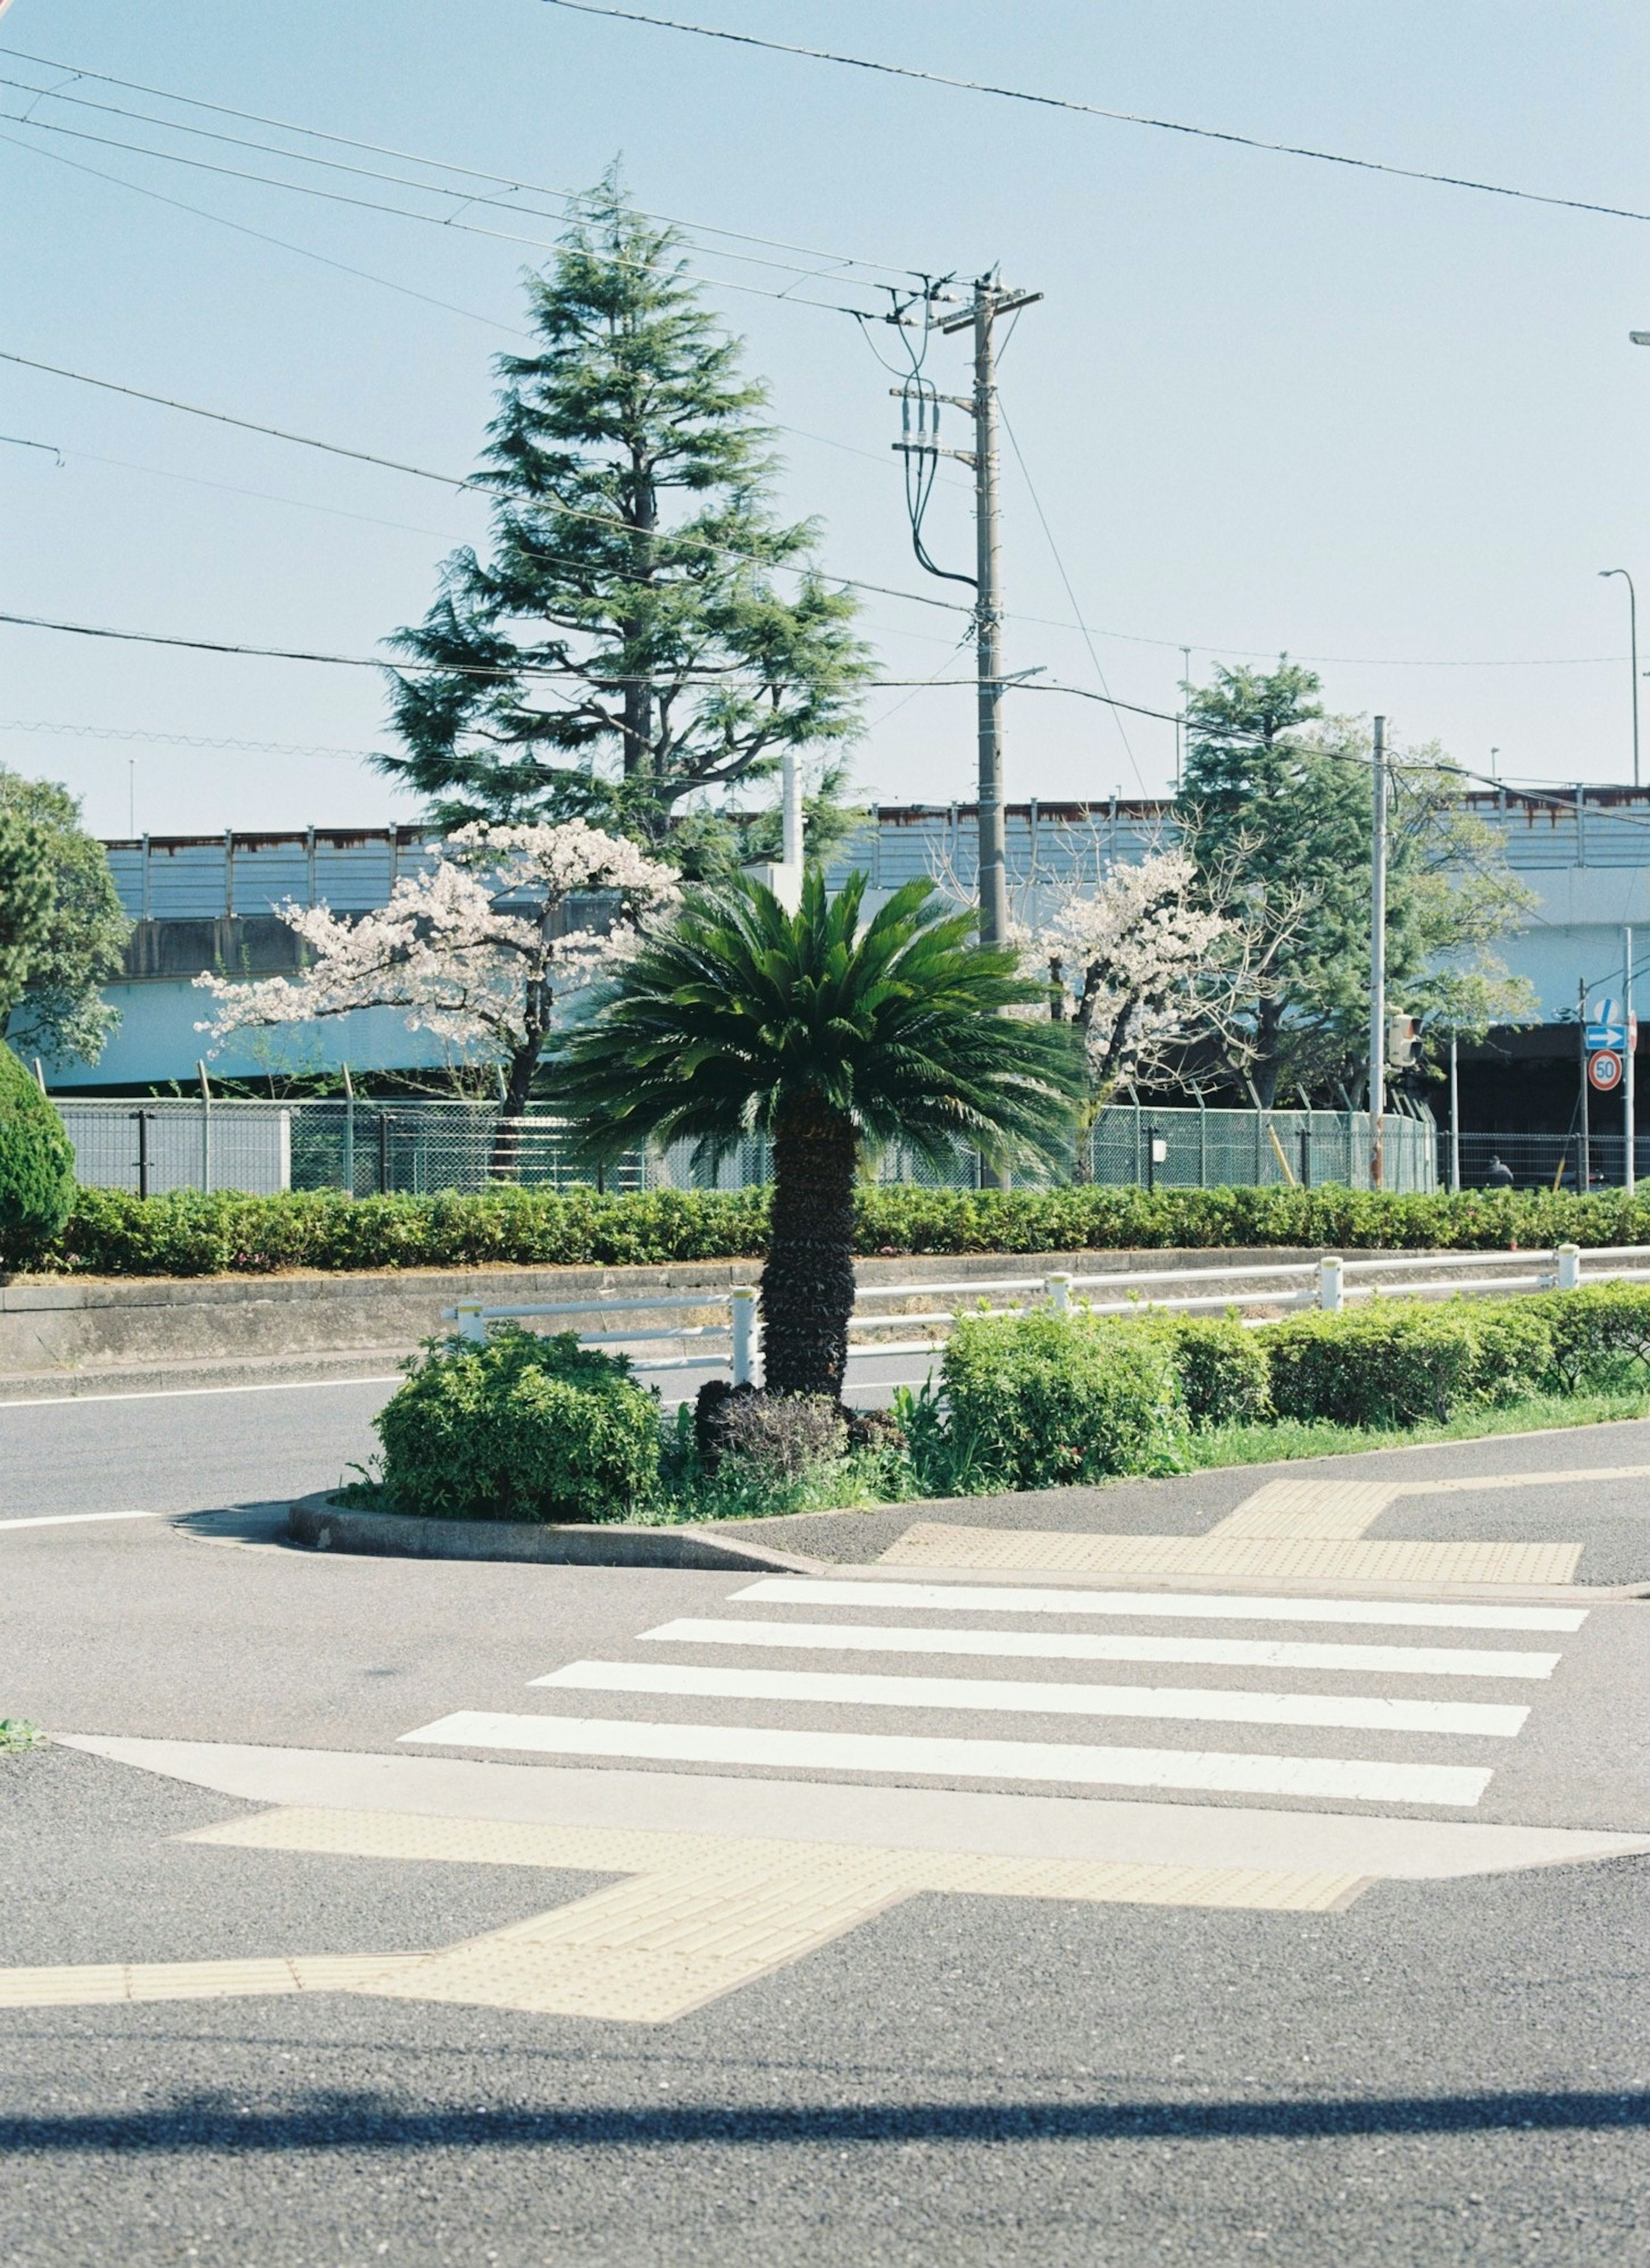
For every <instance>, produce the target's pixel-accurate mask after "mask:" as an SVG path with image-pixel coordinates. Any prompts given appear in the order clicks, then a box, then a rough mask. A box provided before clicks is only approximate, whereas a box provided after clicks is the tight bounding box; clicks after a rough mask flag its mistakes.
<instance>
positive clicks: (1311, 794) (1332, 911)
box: [1178, 659, 1534, 1107]
mask: <svg viewBox="0 0 1650 2268" xmlns="http://www.w3.org/2000/svg"><path fill="white" fill-rule="evenodd" d="M1321 690H1322V687H1321V684H1320V681H1319V680H1318V678H1317V677H1316V676H1315V674H1314V673H1313V672H1312V671H1311V670H1309V669H1303V668H1301V667H1300V666H1299V665H1298V664H1297V663H1293V662H1291V661H1289V660H1288V659H1280V660H1279V661H1278V666H1277V668H1276V669H1273V670H1270V671H1260V670H1253V669H1226V668H1224V667H1217V668H1216V670H1215V674H1214V681H1213V682H1212V684H1210V685H1206V686H1199V687H1190V686H1189V687H1187V689H1186V694H1187V699H1186V719H1187V759H1186V770H1185V776H1184V781H1183V784H1182V791H1181V798H1180V804H1179V812H1178V815H1179V817H1180V819H1181V821H1182V825H1183V826H1184V827H1185V828H1186V830H1187V835H1186V839H1187V846H1188V848H1189V850H1190V852H1191V854H1192V857H1193V858H1194V859H1195V860H1196V861H1197V865H1198V867H1199V869H1200V871H1201V873H1203V875H1204V880H1205V883H1206V885H1207V887H1208V888H1209V891H1210V894H1211V895H1212V896H1213V897H1215V898H1216V899H1217V900H1218V902H1219V905H1220V907H1221V909H1222V910H1223V911H1224V912H1225V913H1226V914H1228V915H1229V916H1231V917H1233V918H1234V920H1236V921H1238V922H1239V923H1241V924H1242V926H1243V928H1244V929H1245V931H1246V932H1247V933H1248V935H1249V938H1250V939H1251V954H1250V966H1251V967H1252V968H1253V970H1254V973H1255V990H1254V999H1253V1006H1252V1009H1251V1012H1250V1015H1249V1030H1248V1034H1247V1037H1248V1040H1249V1046H1250V1048H1251V1049H1252V1061H1251V1065H1250V1076H1251V1077H1252V1078H1253V1079H1254V1081H1255V1086H1256V1092H1257V1093H1258V1094H1259V1095H1260V1098H1261V1101H1263V1103H1265V1104H1266V1105H1268V1106H1269V1107H1270V1106H1271V1104H1272V1103H1273V1102H1274V1101H1276V1100H1277V1098H1278V1093H1279V1091H1280V1089H1281V1090H1283V1091H1285V1092H1287V1091H1288V1090H1290V1089H1292V1088H1293V1087H1295V1086H1305V1087H1307V1088H1308V1089H1312V1088H1322V1087H1324V1086H1330V1089H1331V1091H1332V1090H1333V1084H1334V1083H1335V1082H1337V1081H1339V1082H1342V1083H1344V1085H1345V1086H1347V1087H1348V1088H1349V1090H1352V1091H1354V1092H1356V1091H1358V1090H1359V1088H1360V1086H1361V1085H1362V1082H1363V1077H1364V1065H1365V1063H1366V1049H1367V1046H1368V1031H1367V1021H1366V1020H1367V1016H1368V1002H1369V928H1370V864H1371V859H1370V853H1371V841H1372V836H1373V832H1374V814H1373V812H1372V809H1371V795H1370V763H1371V761H1372V756H1373V749H1372V746H1371V740H1370V736H1369V733H1368V732H1367V730H1366V727H1365V726H1364V725H1362V724H1361V723H1360V722H1359V721H1358V720H1357V719H1354V718H1344V717H1328V716H1326V715H1325V713H1324V711H1323V708H1322V703H1320V701H1319V698H1318V696H1319V694H1320V692H1321ZM1392 780H1393V790H1394V794H1393V801H1392V809H1391V813H1390V818H1389V840H1388V869H1387V976H1388V997H1389V1003H1390V1005H1391V1007H1392V1008H1393V1010H1394V1011H1395V1012H1399V1011H1402V1012H1403V1013H1412V1014H1415V1015H1418V1016H1420V1017H1425V1018H1431V1019H1432V1020H1433V1024H1434V1026H1435V1027H1436V1030H1437V1031H1438V1032H1439V1033H1442V1032H1447V1030H1449V1029H1450V1028H1452V1027H1453V1028H1455V1030H1457V1031H1459V1032H1461V1033H1463V1034H1467V1035H1470V1036H1473V1037H1482V1035H1483V1034H1484V1031H1485V1030H1486V1029H1487V1027H1488V1026H1489V1025H1490V1024H1491V1023H1492V1022H1495V1023H1515V1022H1518V1021H1521V1020H1528V1017H1529V1015H1530V1014H1531V1013H1532V1012H1533V1005H1534V1004H1533V996H1531V994H1530V992H1529V988H1528V985H1527V984H1525V983H1523V981H1522V980H1521V979H1515V978H1514V977H1512V976H1510V975H1509V974H1508V972H1507V970H1506V967H1505V965H1504V964H1503V963H1502V962H1501V961H1499V959H1498V958H1497V957H1496V955H1495V954H1494V953H1493V951H1492V946H1493V945H1494V943H1495V941H1496V939H1498V938H1499V937H1501V936H1503V935H1505V934H1506V932H1507V931H1508V930H1509V929H1512V928H1514V927H1515V926H1516V925H1517V924H1518V922H1519V920H1520V918H1521V917H1522V915H1523V913H1524V911H1525V909H1527V908H1528V905H1529V904H1530V903H1531V899H1530V895H1529V893H1528V891H1527V890H1526V889H1525V888H1524V887H1523V886H1522V885H1521V883H1520V882H1519V881H1518V880H1517V878H1516V876H1514V874H1513V873H1512V872H1511V870H1510V869H1509V868H1508V866H1507V865H1506V858H1505V856H1504V854H1503V852H1502V851H1501V848H1500V845H1499V843H1498V842H1497V840H1496V839H1495V837H1494V836H1493V834H1492V831H1491V829H1490V828H1487V827H1485V826H1484V823H1483V822H1482V821H1479V820H1477V819H1475V818H1474V817H1472V815H1471V814H1470V813H1469V812H1468V811H1467V810H1466V808H1465V807H1464V806H1463V805H1462V800H1461V795H1460V789H1459V784H1458V783H1457V781H1456V780H1455V778H1453V777H1451V775H1450V774H1449V772H1448V770H1447V767H1446V766H1445V765H1444V763H1443V761H1442V758H1441V755H1440V752H1439V751H1438V750H1437V749H1436V748H1434V747H1428V748H1422V749H1418V750H1414V751H1411V752H1410V753H1409V754H1407V755H1403V756H1402V757H1400V758H1397V759H1396V760H1394V762H1393V765H1392Z"/></svg>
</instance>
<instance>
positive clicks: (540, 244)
mask: <svg viewBox="0 0 1650 2268" xmlns="http://www.w3.org/2000/svg"><path fill="white" fill-rule="evenodd" d="M0 120H4V121H5V122H9V123H10V124H12V125H17V126H22V127H24V128H25V129H26V130H27V131H29V132H31V133H38V134H53V135H59V136H63V137H64V138H66V139H67V140H70V141H73V142H84V143H89V144H92V146H93V147H94V148H97V149H104V150H123V151H126V152H127V153H128V155H129V156H136V157H142V158H152V159H154V160H155V161H156V162H157V163H158V164H161V165H167V166H185V167H187V168H188V169H189V170H190V171H192V172H195V173H210V174H212V175H214V176H215V177H216V178H217V179H220V180H232V181H247V182H251V183H254V184H255V185H256V186H258V187H260V188H271V189H280V190H283V191H284V192H286V193H287V194H288V195H293V196H303V197H308V198H311V199H314V200H320V202H322V203H330V204H339V205H344V206H347V207H349V208H350V210H354V211H358V212H376V213H384V214H387V215H389V216H390V217H392V218H394V219H397V220H408V221H416V222H417V223H419V224H420V225H423V226H424V227H429V228H438V229H442V230H445V231H446V232H449V233H453V232H456V233H457V234H459V235H460V236H475V237H482V238H485V239H489V240H490V241H491V242H494V243H497V244H515V245H520V246H522V247H525V248H527V250H529V251H535V252H553V251H555V250H556V249H557V239H555V238H553V237H545V236H530V235H526V234H523V233H522V232H519V231H518V230H513V229H500V228H488V227H484V226H482V225H480V224H479V223H477V222H475V221H468V220H464V219H462V218H460V216H459V213H458V212H453V213H446V214H443V213H431V212H418V211H415V210H411V209H410V208H409V207H408V206H406V205H401V204H392V203H388V202H387V201H386V200H385V199H384V198H382V197H367V196H360V195H352V194H350V192H349V191H346V190H343V189H338V188H323V187H321V186H320V184H318V183H316V182H313V181H289V180H282V179H281V178H280V177H279V176H278V175H276V174H274V173H255V172H254V171H252V170H251V169H250V168H249V167H247V166H228V165H221V164H217V163H214V162H213V161H212V160H211V159H210V158H190V157H186V156H184V155H183V154H182V153H181V152H180V151H176V150H157V149H153V148H151V147H150V146H148V145H147V144H142V143H136V142H131V141H122V139H120V138H119V137H118V136H114V135H108V134H92V133H88V132H86V131H85V129H82V128H79V127H73V126H63V125H60V124H56V123H54V122H51V121H48V120H47V119H43V118H32V117H20V116H18V114H15V113H13V112H10V111H0ZM155 123H156V124H157V125H158V126H160V127H161V129H162V130H166V128H165V122H162V121H156V122H155ZM274 154H276V156H279V157H282V158H285V159H287V160H288V161H289V162H291V163H293V164H298V165H313V166H322V165H331V164H332V163H333V161H332V160H330V159H327V158H310V157H307V156H306V155H305V154H304V153H302V152H301V151H278V152H276V153H274ZM384 178H386V179H394V178H396V177H391V176H386V177H384ZM400 186H401V187H403V188H409V189H411V190H412V191H413V192H414V193H415V194H416V195H424V196H432V197H434V196H438V197H445V198H446V199H448V200H449V201H450V202H451V201H454V200H456V202H457V203H458V205H459V208H460V211H462V210H466V209H468V207H469V206H470V205H474V204H484V205H489V206H497V205H499V204H500V200H498V199H497V198H488V197H479V196H465V195H462V193H460V191H458V190H455V189H448V188H442V187H441V186H440V185H438V184H434V183H429V182H413V181H406V180H401V181H400ZM503 210H508V211H512V212H515V213H516V214H517V215H518V217H520V218H523V219H528V220H531V219H534V218H536V219H541V220H545V221H551V222H554V221H556V220H557V219H559V218H560V217H561V216H558V215H556V214H550V213H542V214H534V213H532V212H526V213H523V212H521V210H520V208H519V207H514V206H505V207H504V208H503ZM698 248H699V249H700V250H701V251H703V250H705V249H706V247H703V246H701V247H698ZM713 256H718V257H723V258H729V259H731V258H735V257H745V256H746V255H743V254H719V255H713ZM619 259H620V264H622V265H623V264H631V265H640V264H641V263H636V262H631V263H626V262H625V261H623V257H622V255H619ZM688 273H689V276H690V279H691V280H692V281H694V282H696V283H701V284H710V285H713V286H714V287H715V288H716V289H717V290H718V291H738V292H740V293H742V294H744V295H746V296H748V297H753V298H759V299H782V300H784V302H785V304H786V305H787V306H800V307H816V308H821V309H822V310H823V311H824V312H825V313H829V314H841V315H856V316H857V315H860V314H863V313H866V310H864V309H862V308H858V307H852V306H847V305H846V304H845V303H842V302H838V301H836V300H830V299H815V298H803V297H801V296H799V293H798V291H797V289H796V286H795V285H792V286H790V287H788V288H787V289H786V290H784V291H776V290H775V289H773V288H772V286H770V285H767V284H742V283H740V282H737V281H736V280H735V279H734V278H733V277H732V276H699V275H695V274H693V273H692V271H688ZM806 280H807V276H806V275H804V276H801V277H799V281H806ZM847 282H848V284H849V287H850V288H855V287H856V285H857V279H855V278H852V277H850V278H848V279H847ZM858 288H859V289H862V290H867V289H870V288H872V287H870V286H869V285H858ZM873 312H874V311H873Z"/></svg>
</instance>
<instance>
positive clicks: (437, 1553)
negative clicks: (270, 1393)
mask: <svg viewBox="0 0 1650 2268" xmlns="http://www.w3.org/2000/svg"><path fill="white" fill-rule="evenodd" d="M286 1532H287V1536H288V1540H289V1541H290V1542H291V1543H303V1544H307V1545H308V1546H309V1547H310V1549H311V1550H315V1551H354V1552H363V1553H367V1554H371V1555H372V1556H374V1557H379V1558H394V1559H513V1560H525V1561H527V1562H529V1563H532V1564H534V1565H540V1566H563V1567H696V1568H705V1569H710V1570H711V1571H712V1572H732V1573H740V1572H753V1573H760V1574H773V1573H780V1574H786V1575H818V1574H823V1573H825V1572H828V1563H827V1562H826V1561H824V1560H822V1559H805V1558H804V1557H802V1556H801V1555H800V1554H799V1553H798V1552H794V1551H790V1552H787V1551H774V1550H769V1549H768V1548H767V1547H766V1546H764V1545H762V1544H760V1543H732V1542H728V1541H725V1540H724V1539H723V1538H722V1537H720V1536H717V1535H710V1534H709V1533H707V1532H706V1530H704V1529H703V1528H622V1527H619V1526H617V1525H616V1524H615V1526H612V1527H602V1526H598V1527H565V1528H548V1527H541V1526H539V1525H538V1524H537V1522H535V1521H513V1520H414V1519H410V1518H408V1517H407V1516H406V1515H404V1514H403V1513H394V1512H349V1511H346V1510H343V1509H342V1508H340V1507H339V1506H337V1505H335V1503H334V1501H333V1499H332V1496H331V1495H330V1493H322V1494H321V1495H319V1496H306V1497H303V1498H301V1499H299V1501H298V1503H296V1504H295V1505H294V1506H292V1508H291V1511H290V1512H289V1513H288V1514H287V1518H286Z"/></svg>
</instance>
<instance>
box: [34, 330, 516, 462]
mask: <svg viewBox="0 0 1650 2268" xmlns="http://www.w3.org/2000/svg"><path fill="white" fill-rule="evenodd" d="M0 362H11V363H16V364H17V365H18V366H19V367H20V368H21V369H24V370H39V371H44V372H46V374H47V376H48V378H67V379H72V380H73V381H74V383H75V384H76V385H77V386H95V387H98V388H99V390H100V391H101V392H102V393H105V394H126V395H127V396H128V397H129V399H130V400H131V401H148V402H151V403H152V404H153V405H154V406H155V407H156V408H157V409H179V410H181V411H182V412H183V414H184V416H186V417H210V419H211V421H212V423H214V424H215V425H234V426H237V427H238V428H239V430H240V431H241V432H243V433H261V434H264V435H265V436H267V437H268V438H269V439H271V440H275V441H291V442H292V443H293V444H295V446H297V447H298V448H300V449H320V450H324V451H325V453H327V455H328V456H329V457H349V458H351V459H352V460H354V461H355V462H356V463H357V465H377V466H379V467H380V468H382V469H383V470H384V471H385V472H390V473H407V474H409V475H411V477H412V478H413V479H414V480H417V481H434V482H436V484H437V485H438V487H440V488H444V489H467V488H470V487H472V486H474V482H473V481H472V480H471V478H470V476H469V475H468V474H464V475H456V474H452V473H432V472H431V470H430V469H429V468H428V467H427V466H425V465H408V464H403V463H401V460H399V459H398V458H394V457H378V456H374V455H373V453H372V451H371V450H370V449H347V448H345V447H344V446H343V443H342V442H339V441H318V440H316V439H315V438H314V437H313V434H309V433H289V432H288V431H286V430H285V429H284V427H282V426H279V425H261V424H259V423H257V421H256V420H255V419H254V418H251V417H234V416H231V415H230V413H229V411H228V410H226V409H202V408H201V407H200V405H199V404H198V403H197V402H193V401H173V398H172V396H171V395H170V394H145V393H144V391H143V390H142V388H141V387H136V386H122V385H121V384H120V383H119V382H118V381H117V380H116V379H112V378H91V377H88V376H87V374H86V372H85V371H83V370H64V369H63V367H62V365H60V364H57V363H53V362H36V361H35V360H34V359H33V357H32V356H29V355H20V354H12V353H11V352H9V351H8V350H6V349H5V348H4V347H0Z"/></svg>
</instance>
